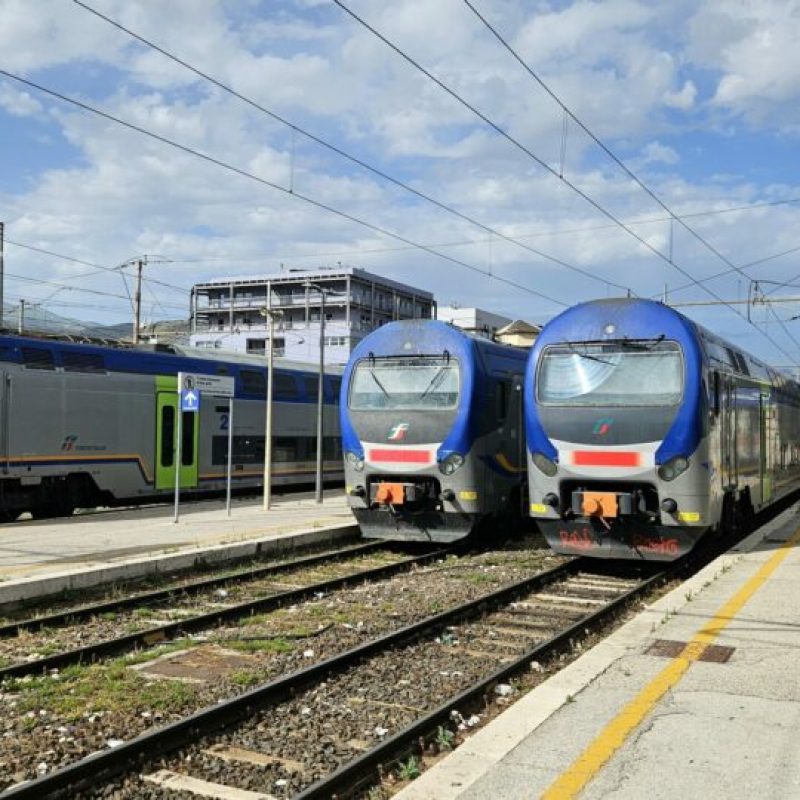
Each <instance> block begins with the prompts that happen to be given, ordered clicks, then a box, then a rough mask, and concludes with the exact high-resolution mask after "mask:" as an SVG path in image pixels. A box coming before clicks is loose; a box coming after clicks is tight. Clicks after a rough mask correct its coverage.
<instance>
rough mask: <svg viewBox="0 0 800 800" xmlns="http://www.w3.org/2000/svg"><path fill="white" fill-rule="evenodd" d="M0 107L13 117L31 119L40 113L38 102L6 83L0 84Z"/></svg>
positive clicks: (40, 107) (40, 108) (40, 105)
mask: <svg viewBox="0 0 800 800" xmlns="http://www.w3.org/2000/svg"><path fill="white" fill-rule="evenodd" d="M0 107H2V108H4V109H5V110H6V111H8V113H9V114H11V115H12V116H14V117H32V116H35V115H37V114H40V113H41V112H42V104H41V103H40V102H39V101H38V100H36V99H35V98H34V97H32V96H31V95H30V94H29V93H28V92H25V91H21V90H19V89H17V88H15V87H13V86H11V85H10V84H8V83H3V84H0Z"/></svg>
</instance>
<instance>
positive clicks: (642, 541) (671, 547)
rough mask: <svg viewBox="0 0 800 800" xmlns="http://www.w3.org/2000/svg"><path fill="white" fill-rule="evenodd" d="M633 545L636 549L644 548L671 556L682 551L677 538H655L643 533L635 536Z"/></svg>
mask: <svg viewBox="0 0 800 800" xmlns="http://www.w3.org/2000/svg"><path fill="white" fill-rule="evenodd" d="M632 546H633V549H634V550H644V551H645V552H647V553H663V554H665V555H670V556H676V555H678V553H679V551H680V548H679V547H678V540H677V539H655V538H652V537H650V536H642V535H641V534H637V535H636V536H634V537H633V543H632Z"/></svg>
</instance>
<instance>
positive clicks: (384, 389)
mask: <svg viewBox="0 0 800 800" xmlns="http://www.w3.org/2000/svg"><path fill="white" fill-rule="evenodd" d="M369 374H370V377H371V378H372V380H374V381H375V383H377V384H378V388H379V389H380V390H381V391H382V392H383V393H384V395H385V396H386V397H388V396H389V392H387V391H386V387H385V386H384V385H383V384H382V383H381V382H380V381H379V380H378V376H377V375H376V374H375V373H374V372H373V371H372V370H370V371H369Z"/></svg>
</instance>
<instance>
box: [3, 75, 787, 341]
mask: <svg viewBox="0 0 800 800" xmlns="http://www.w3.org/2000/svg"><path fill="white" fill-rule="evenodd" d="M0 75H3V76H5V77H7V78H10V79H11V80H13V81H17V82H18V83H21V84H23V85H25V86H28V87H30V88H32V89H35V90H36V91H38V92H41V93H43V94H47V95H49V96H50V97H55V98H57V99H58V100H61V101H62V102H64V103H68V104H70V105H73V106H75V107H76V108H80V109H82V110H84V111H87V112H89V113H91V114H94V115H96V116H98V117H101V118H102V119H106V120H108V121H109V122H113V123H114V124H116V125H120V126H122V127H124V128H127V129H129V130H132V131H135V132H136V133H139V134H141V135H143V136H146V137H148V138H150V139H154V140H155V141H158V142H161V143H162V144H166V145H169V146H170V147H173V148H175V149H176V150H180V151H181V152H183V153H186V154H187V155H191V156H194V157H196V158H199V159H201V160H203V161H206V162H207V163H209V164H214V165H216V166H218V167H220V168H222V169H224V170H227V171H228V172H231V173H233V174H236V175H239V176H241V177H243V178H247V179H248V180H252V181H255V182H257V183H260V184H261V185H263V186H267V187H269V188H270V189H273V190H275V191H277V192H280V193H282V194H284V195H288V196H289V197H293V198H296V199H297V200H300V201H301V202H304V203H307V204H308V205H311V206H313V207H314V208H317V209H319V210H321V211H326V212H328V213H330V214H333V215H334V216H337V217H339V218H341V219H344V220H347V221H349V222H352V223H354V224H356V225H360V226H362V227H364V228H367V229H368V230H371V231H373V232H374V233H378V234H380V235H382V236H387V237H389V238H391V239H395V240H396V241H399V242H403V243H404V244H407V245H410V246H413V247H415V248H417V249H419V250H421V251H423V252H426V253H428V254H430V255H434V256H436V257H437V258H441V259H443V260H445V261H448V262H450V263H451V264H454V265H456V266H459V267H463V268H464V269H468V270H470V271H471V272H475V273H477V274H479V275H483V276H484V277H487V278H489V279H491V280H496V281H499V282H501V283H504V284H507V285H508V286H511V287H513V288H515V289H519V290H520V291H523V292H526V293H528V294H531V295H535V296H537V297H541V298H542V299H544V300H547V301H548V302H550V303H553V304H554V305H557V306H560V307H567V306H568V305H569V303H567V302H565V301H563V300H558V299H556V298H554V297H551V296H550V295H548V294H545V293H544V292H541V291H539V290H537V289H533V288H532V287H530V286H526V285H525V284H521V283H519V282H517V281H514V280H511V279H510V278H505V277H503V276H500V275H497V274H494V275H492V274H490V273H489V272H488V271H487V270H484V269H482V268H481V267H478V266H476V265H475V264H470V263H469V262H466V261H462V260H461V259H457V258H453V257H452V256H449V255H447V254H446V253H441V252H439V251H437V250H435V249H434V248H431V247H428V246H427V245H425V244H422V243H419V242H414V241H413V240H411V239H409V238H407V237H405V236H403V235H401V234H399V233H396V232H394V231H391V230H389V229H388V228H384V227H382V226H381V225H377V224H375V223H372V222H369V221H367V220H364V219H362V218H360V217H357V216H355V215H354V214H350V213H348V212H346V211H342V210H341V209H338V208H336V207H335V206H332V205H330V204H329V203H325V202H323V201H321V200H316V199H314V198H313V197H311V196H309V195H306V194H302V193H300V192H297V191H289V190H288V189H286V188H285V187H283V186H280V185H279V184H277V183H274V182H272V181H269V180H267V179H266V178H262V177H260V176H258V175H255V174H254V173H252V172H248V171H247V170H245V169H242V168H241V167H237V166H235V165H233V164H229V163H227V162H225V161H222V160H221V159H219V158H216V157H214V156H211V155H209V154H207V153H203V152H202V151H200V150H196V149H194V148H192V147H189V146H188V145H184V144H181V143H180V142H176V141H175V140H173V139H170V138H168V137H166V136H162V135H161V134H158V133H155V132H153V131H150V130H147V129H146V128H143V127H141V126H139V125H136V124H134V123H132V122H128V121H127V120H124V119H122V118H121V117H117V116H114V115H113V114H110V113H108V112H106V111H102V110H101V109H98V108H95V107H94V106H91V105H89V104H88V103H84V102H82V101H81V100H76V99H75V98H73V97H69V96H68V95H65V94H62V93H61V92H57V91H55V90H54V89H48V88H47V87H45V86H42V85H41V84H39V83H36V82H34V81H31V80H28V79H27V78H23V77H21V76H20V75H15V74H14V73H12V72H8V71H7V70H0ZM787 357H791V356H788V354H787Z"/></svg>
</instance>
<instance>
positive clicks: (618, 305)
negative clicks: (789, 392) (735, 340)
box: [533, 297, 800, 388]
mask: <svg viewBox="0 0 800 800" xmlns="http://www.w3.org/2000/svg"><path fill="white" fill-rule="evenodd" d="M622 326H624V330H625V335H626V336H627V338H630V339H637V338H642V339H652V338H654V337H655V336H658V335H659V334H660V333H663V334H664V335H665V336H666V337H667V338H670V339H674V340H676V341H678V342H680V341H681V340H684V339H685V338H686V337H688V336H691V337H693V338H694V339H695V341H697V342H698V344H699V346H700V347H701V348H702V350H703V351H704V353H705V355H706V357H707V359H708V361H709V363H710V364H711V365H712V366H713V367H714V368H717V369H722V370H724V371H728V372H733V373H737V374H740V375H744V376H748V377H753V378H757V379H759V380H765V381H769V382H771V383H779V384H794V385H795V386H797V384H796V383H795V382H794V381H793V380H792V379H791V378H790V377H789V376H787V375H785V374H784V373H782V372H780V371H778V370H776V369H774V368H773V367H770V366H769V365H767V364H766V363H764V362H763V361H761V360H760V359H758V358H756V357H755V356H753V355H750V354H749V353H748V352H746V351H745V350H742V348H740V347H737V346H736V345H734V344H732V343H731V342H728V341H727V340H725V339H723V338H722V337H721V336H718V335H717V334H715V333H713V332H712V331H710V330H708V329H707V328H705V327H703V326H702V325H700V324H699V323H697V322H694V321H693V320H691V319H689V317H687V316H685V315H684V314H681V313H680V311H677V310H676V309H674V308H670V307H669V306H667V305H664V304H663V303H660V302H656V301H654V300H646V299H643V298H626V297H620V298H606V299H601V300H589V301H587V302H585V303H579V304H578V305H575V306H572V307H571V308H568V309H567V310H566V311H563V312H562V313H561V314H559V315H558V316H556V317H554V318H553V319H552V320H550V322H548V323H547V324H546V325H545V326H544V327H543V328H542V332H541V333H540V335H539V337H538V339H537V340H536V343H535V345H534V348H533V349H534V351H535V353H536V354H537V355H538V353H539V352H541V350H542V348H544V347H546V346H547V345H550V344H557V343H558V342H564V341H573V342H602V341H604V340H608V339H614V338H619V335H618V330H617V329H618V328H620V327H622ZM798 388H800V387H798Z"/></svg>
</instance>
